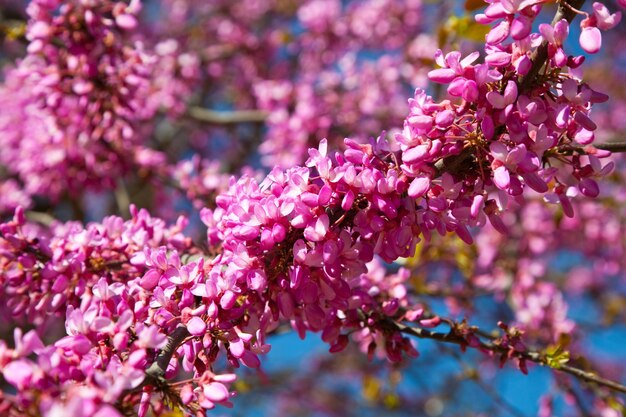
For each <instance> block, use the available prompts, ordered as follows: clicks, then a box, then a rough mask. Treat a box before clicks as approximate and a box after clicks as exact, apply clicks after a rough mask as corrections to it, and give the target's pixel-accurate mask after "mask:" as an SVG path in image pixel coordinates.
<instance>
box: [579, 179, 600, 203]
mask: <svg viewBox="0 0 626 417" xmlns="http://www.w3.org/2000/svg"><path fill="white" fill-rule="evenodd" d="M578 188H579V189H580V191H581V192H582V193H583V194H584V195H586V196H587V197H592V198H593V197H597V196H598V194H600V188H599V187H598V183H597V182H595V181H594V180H592V179H591V178H583V179H582V180H580V184H578Z"/></svg>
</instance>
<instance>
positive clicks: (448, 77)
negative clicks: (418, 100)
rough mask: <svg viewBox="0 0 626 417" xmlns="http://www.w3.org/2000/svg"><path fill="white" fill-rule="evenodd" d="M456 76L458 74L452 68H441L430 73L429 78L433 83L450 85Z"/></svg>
mask: <svg viewBox="0 0 626 417" xmlns="http://www.w3.org/2000/svg"><path fill="white" fill-rule="evenodd" d="M456 76H457V73H456V72H454V70H453V69H450V68H439V69H435V70H432V71H430V72H429V73H428V78H430V80H431V81H434V82H436V83H441V84H447V83H449V82H450V81H452V80H454V79H455V78H456Z"/></svg>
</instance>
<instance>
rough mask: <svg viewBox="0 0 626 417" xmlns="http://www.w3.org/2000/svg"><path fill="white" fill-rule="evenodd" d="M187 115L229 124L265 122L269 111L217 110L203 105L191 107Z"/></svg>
mask: <svg viewBox="0 0 626 417" xmlns="http://www.w3.org/2000/svg"><path fill="white" fill-rule="evenodd" d="M186 116H187V117H190V118H192V119H194V120H196V121H199V122H203V123H209V124H216V125H229V124H238V123H263V122H265V120H266V119H267V112H264V111H261V110H233V111H215V110H209V109H204V108H202V107H190V108H189V109H188V110H187V113H186Z"/></svg>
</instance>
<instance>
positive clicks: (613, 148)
mask: <svg viewBox="0 0 626 417" xmlns="http://www.w3.org/2000/svg"><path fill="white" fill-rule="evenodd" d="M593 147H594V148H598V149H602V150H603V151H610V152H613V153H618V152H626V142H609V143H598V144H595V143H594V144H593Z"/></svg>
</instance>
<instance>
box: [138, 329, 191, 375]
mask: <svg viewBox="0 0 626 417" xmlns="http://www.w3.org/2000/svg"><path fill="white" fill-rule="evenodd" d="M188 336H189V331H188V330H187V328H186V327H177V328H176V329H175V330H174V331H173V332H172V334H171V335H169V336H168V337H167V344H166V345H165V347H164V348H163V349H162V350H161V353H159V356H157V359H156V360H155V361H154V363H153V364H152V365H150V367H149V368H148V369H147V370H146V375H148V376H149V377H152V378H154V379H157V380H158V379H162V378H163V377H164V376H165V372H166V371H167V366H168V365H169V363H170V360H171V359H172V356H173V355H174V352H175V351H176V349H178V346H179V345H180V344H181V343H182V341H183V340H185V338H187V337H188Z"/></svg>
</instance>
